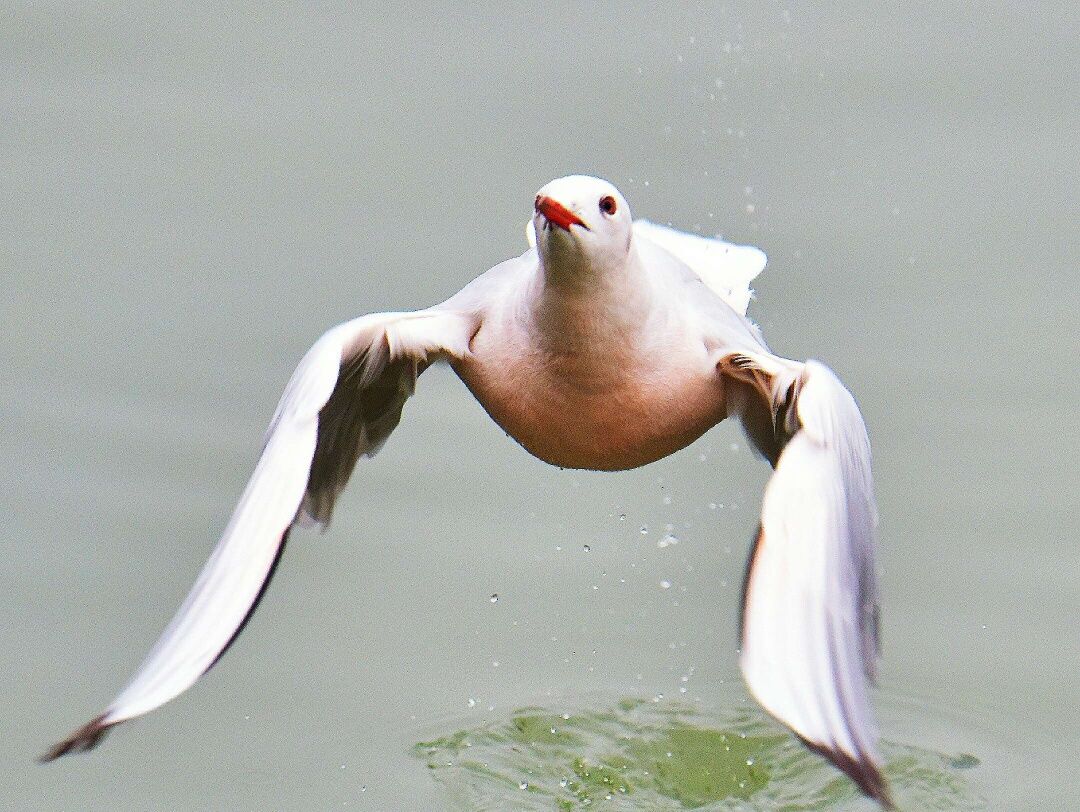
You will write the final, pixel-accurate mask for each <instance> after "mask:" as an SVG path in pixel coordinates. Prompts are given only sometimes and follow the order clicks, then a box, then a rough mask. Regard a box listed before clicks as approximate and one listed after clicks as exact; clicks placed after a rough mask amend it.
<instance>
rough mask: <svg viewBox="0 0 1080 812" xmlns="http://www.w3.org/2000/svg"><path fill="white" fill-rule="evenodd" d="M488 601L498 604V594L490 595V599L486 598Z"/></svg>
mask: <svg viewBox="0 0 1080 812" xmlns="http://www.w3.org/2000/svg"><path fill="white" fill-rule="evenodd" d="M488 600H489V601H490V602H491V603H498V602H499V593H498V592H494V593H492V595H491V597H490V598H488Z"/></svg>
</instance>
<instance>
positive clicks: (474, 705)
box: [469, 696, 476, 708]
mask: <svg viewBox="0 0 1080 812" xmlns="http://www.w3.org/2000/svg"><path fill="white" fill-rule="evenodd" d="M469 707H470V708H475V707H476V700H475V699H473V698H472V697H471V696H470V697H469Z"/></svg>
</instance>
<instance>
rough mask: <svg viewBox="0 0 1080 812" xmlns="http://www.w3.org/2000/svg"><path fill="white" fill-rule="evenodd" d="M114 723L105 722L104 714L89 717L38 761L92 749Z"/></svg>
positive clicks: (41, 761)
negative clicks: (89, 718) (92, 717)
mask: <svg viewBox="0 0 1080 812" xmlns="http://www.w3.org/2000/svg"><path fill="white" fill-rule="evenodd" d="M115 724H116V722H106V721H105V714H101V716H98V717H96V718H94V719H91V720H90V721H89V722H87V723H86V724H85V725H83V726H82V727H80V728H79V729H78V730H76V731H75V732H74V733H72V734H71V735H70V736H68V737H67V738H66V739H64V740H63V741H62V742H60V743H59V744H57V745H56V746H55V747H53V748H52V749H51V750H49V751H48V752H47V753H45V754H43V755H42V756H40V757H39V758H38V763H40V764H48V763H49V762H50V761H55V760H56V759H58V758H60V756H66V755H67V754H68V753H83V752H86V751H87V750H93V749H94V748H95V747H97V746H98V744H99V743H100V742H101V739H102V737H103V736H104V735H105V733H106V732H108V730H109V728H110V727H112V726H113V725H115Z"/></svg>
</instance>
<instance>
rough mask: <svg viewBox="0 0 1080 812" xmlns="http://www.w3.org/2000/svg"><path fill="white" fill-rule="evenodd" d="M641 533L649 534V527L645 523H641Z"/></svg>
mask: <svg viewBox="0 0 1080 812" xmlns="http://www.w3.org/2000/svg"><path fill="white" fill-rule="evenodd" d="M641 535H643V536H647V535H649V528H648V527H646V526H645V525H641Z"/></svg>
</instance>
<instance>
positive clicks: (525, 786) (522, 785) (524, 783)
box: [518, 781, 529, 789]
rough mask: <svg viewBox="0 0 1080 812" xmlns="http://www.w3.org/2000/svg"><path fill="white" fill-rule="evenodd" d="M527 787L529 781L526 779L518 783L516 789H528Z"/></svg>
mask: <svg viewBox="0 0 1080 812" xmlns="http://www.w3.org/2000/svg"><path fill="white" fill-rule="evenodd" d="M528 788H529V782H528V781H522V782H521V783H520V784H518V789H528Z"/></svg>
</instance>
